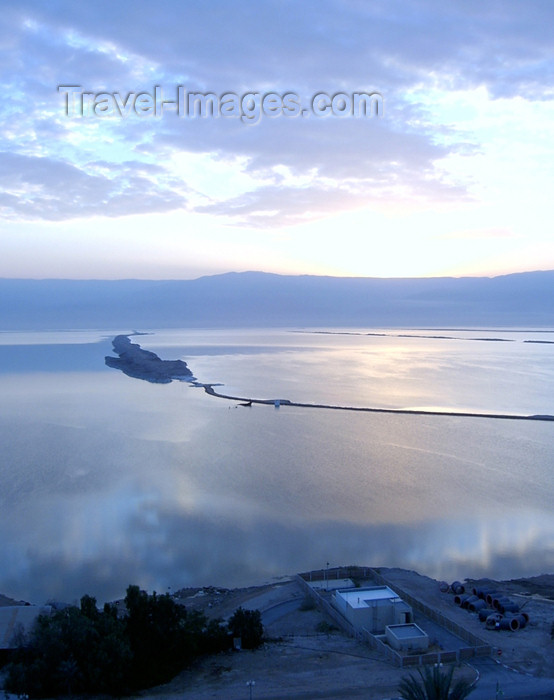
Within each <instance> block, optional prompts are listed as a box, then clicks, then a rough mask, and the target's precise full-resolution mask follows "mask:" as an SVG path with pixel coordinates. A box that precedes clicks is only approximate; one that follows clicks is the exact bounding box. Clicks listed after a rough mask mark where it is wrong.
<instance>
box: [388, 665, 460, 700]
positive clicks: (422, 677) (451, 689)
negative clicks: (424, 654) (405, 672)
mask: <svg viewBox="0 0 554 700" xmlns="http://www.w3.org/2000/svg"><path fill="white" fill-rule="evenodd" d="M418 673H419V678H417V677H416V676H412V675H410V676H409V677H408V678H403V679H402V681H401V682H400V686H399V688H398V690H399V691H400V697H401V698H403V700H464V699H465V698H467V697H468V695H469V694H470V693H472V692H473V690H474V689H473V686H472V684H471V683H470V682H469V681H465V680H463V679H462V678H460V679H459V680H457V681H456V683H454V685H453V686H452V676H453V675H454V666H451V667H450V668H449V670H448V671H445V672H444V673H443V672H442V671H441V669H440V666H439V665H438V664H437V665H435V666H434V667H433V671H432V672H431V671H430V670H429V667H428V666H425V667H424V669H423V671H422V670H421V669H420V668H418Z"/></svg>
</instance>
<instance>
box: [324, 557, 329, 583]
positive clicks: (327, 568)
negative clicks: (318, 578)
mask: <svg viewBox="0 0 554 700" xmlns="http://www.w3.org/2000/svg"><path fill="white" fill-rule="evenodd" d="M325 566H326V569H325V581H326V584H325V588H326V589H327V590H329V562H327V563H326V564H325Z"/></svg>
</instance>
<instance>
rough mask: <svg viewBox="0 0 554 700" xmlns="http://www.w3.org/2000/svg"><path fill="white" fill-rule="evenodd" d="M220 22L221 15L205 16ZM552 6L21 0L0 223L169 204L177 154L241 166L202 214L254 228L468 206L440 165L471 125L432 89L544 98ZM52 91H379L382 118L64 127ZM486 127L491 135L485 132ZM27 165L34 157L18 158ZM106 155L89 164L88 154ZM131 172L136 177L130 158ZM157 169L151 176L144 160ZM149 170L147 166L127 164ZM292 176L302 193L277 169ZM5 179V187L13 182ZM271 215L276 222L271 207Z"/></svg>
mask: <svg viewBox="0 0 554 700" xmlns="http://www.w3.org/2000/svg"><path fill="white" fill-rule="evenodd" d="M216 19H217V21H216ZM553 19H554V7H553V6H552V5H551V4H550V3H549V2H546V1H544V2H542V1H540V0H531V1H530V2H527V3H525V5H522V4H521V3H519V2H516V1H515V0H506V1H504V2H499V1H494V2H490V3H486V4H485V5H484V4H483V3H479V2H477V1H476V0H475V1H474V0H471V1H469V2H464V3H451V4H448V5H445V4H444V3H440V2H439V1H438V0H422V1H421V2H418V4H417V7H415V6H414V5H413V4H411V3H406V2H405V0H390V1H389V2H386V3H385V2H374V3H366V2H360V1H359V0H318V1H317V2H315V1H314V0H307V1H306V2H303V3H297V2H293V1H292V0H285V1H283V0H279V2H278V1H277V0H268V1H267V2H264V3H263V4H259V3H254V2H251V1H250V0H245V1H243V2H240V3H235V4H233V5H230V4H229V3H227V2H225V1H224V0H208V1H207V2H204V3H201V4H192V5H191V4H190V3H181V2H176V1H174V2H172V1H169V0H165V1H164V2H160V3H158V4H157V5H156V7H155V8H153V7H152V5H151V4H150V3H147V2H146V1H145V0H134V1H133V2H130V0H121V2H118V3H117V5H115V6H114V5H113V3H110V2H107V1H106V0H99V1H97V2H95V3H94V4H93V5H90V4H88V3H72V2H65V1H61V2H58V3H56V4H54V5H45V4H43V3H40V2H36V1H35V0H22V2H21V3H18V6H17V8H10V10H9V11H8V12H7V13H6V14H5V16H4V21H3V27H2V28H0V42H1V43H2V47H3V48H4V51H5V57H6V58H5V63H4V66H5V67H6V68H7V70H6V71H5V72H4V77H3V79H2V87H3V90H4V91H5V94H9V95H10V99H9V100H5V101H4V103H3V104H2V105H1V106H0V115H1V122H0V124H1V127H0V147H1V148H2V149H3V150H4V151H6V152H9V153H11V154H12V156H13V158H11V159H9V158H8V160H7V161H6V160H5V161H4V165H3V169H2V173H3V177H4V180H3V182H4V183H6V184H7V189H5V194H4V198H3V213H4V216H8V217H14V216H23V215H24V216H26V217H30V218H39V219H40V218H44V219H45V220H54V219H60V218H71V217H75V216H82V217H85V216H90V215H91V214H93V213H95V214H104V215H106V216H121V215H125V214H134V213H137V211H139V212H146V211H150V212H157V211H167V210H169V209H175V208H181V207H183V206H184V204H185V200H186V193H187V192H190V191H193V190H194V189H195V183H194V180H191V179H189V180H188V181H185V180H183V178H182V176H181V175H180V174H179V171H178V170H176V169H175V168H174V167H173V165H172V163H171V160H172V156H173V155H175V154H176V153H181V154H184V155H186V154H187V153H200V154H210V156H211V157H212V158H227V159H231V160H232V159H239V160H241V161H242V162H243V166H242V167H243V170H244V172H245V173H248V174H249V175H250V176H251V177H252V178H253V181H254V188H253V189H251V190H249V191H248V192H243V193H241V194H239V195H237V196H235V197H232V198H231V199H227V200H221V199H219V198H218V196H217V195H216V194H215V193H212V194H210V193H209V192H207V193H206V196H207V197H208V199H209V200H210V201H209V202H208V203H206V202H202V203H201V206H199V207H197V208H196V211H197V212H198V213H205V214H211V215H220V216H224V217H229V216H231V217H233V218H234V219H236V220H238V221H240V222H244V223H247V224H248V225H250V226H260V227H262V228H263V227H265V226H267V225H278V224H279V222H289V223H294V222H296V221H302V220H305V219H306V218H313V217H314V216H325V215H327V214H328V213H331V212H332V210H333V207H336V209H335V211H341V210H343V209H348V208H358V207H360V206H363V205H364V204H366V203H370V204H371V203H372V202H375V201H382V200H383V198H385V199H387V200H388V201H397V202H398V203H399V204H401V203H402V202H405V201H406V199H408V200H410V199H419V200H421V201H424V202H429V203H432V202H433V201H442V200H445V199H446V200H452V199H459V200H460V201H464V200H467V199H468V198H470V195H469V191H468V190H467V187H468V182H467V181H464V179H462V178H461V177H459V176H457V175H456V174H452V173H448V172H447V171H446V170H445V165H444V164H445V163H446V162H447V158H448V156H450V155H453V154H459V155H462V156H464V157H466V158H468V159H470V158H471V157H472V156H473V155H475V154H476V153H479V152H480V151H481V143H480V135H479V133H478V131H477V130H476V129H477V127H478V125H477V126H476V125H475V124H473V125H472V127H473V128H472V129H469V128H467V129H466V130H465V131H462V130H461V129H458V128H453V127H452V125H449V124H447V123H444V122H441V117H440V115H438V113H437V111H434V110H433V105H428V104H426V103H425V94H426V91H427V90H431V89H432V90H433V93H434V95H435V97H436V96H437V95H439V98H438V99H440V95H441V94H448V93H452V92H453V91H463V90H474V89H476V88H477V87H479V86H484V87H485V88H486V90H487V92H486V94H487V95H489V97H490V99H493V100H494V99H496V98H499V97H512V96H515V95H521V96H522V97H524V98H525V99H528V100H549V99H551V93H552V90H551V87H550V86H551V85H552V83H553V78H554V60H553V59H552V56H551V51H550V48H551V39H550V36H549V31H548V27H549V26H550V24H551V21H552V20H553ZM59 84H76V85H82V87H83V90H93V91H102V90H107V91H109V92H114V91H120V92H121V93H126V92H128V91H133V90H147V91H151V90H152V89H153V87H154V85H156V84H159V85H163V86H164V87H165V88H166V89H167V90H168V91H169V92H171V91H172V90H174V89H175V86H176V85H177V84H183V85H184V86H185V87H186V88H187V89H188V90H191V91H202V92H208V91H212V92H215V93H216V94H221V93H222V92H226V91H231V92H235V93H236V94H239V95H240V94H243V93H244V92H246V91H252V90H254V91H259V92H261V93H264V92H270V91H275V92H278V93H280V94H283V93H285V92H290V91H293V92H296V93H297V94H298V95H299V96H300V97H301V98H302V101H303V104H305V103H307V102H306V101H309V100H310V98H311V97H313V95H314V94H315V93H316V92H320V91H324V92H328V93H329V94H334V93H335V92H341V91H344V92H352V91H367V92H372V91H374V90H378V91H380V92H381V94H382V95H383V98H384V104H385V115H384V116H383V117H379V118H369V119H340V118H330V119H323V118H316V117H313V116H311V117H310V118H301V117H297V118H285V117H281V118H279V119H269V118H263V119H262V120H261V121H260V123H259V124H256V125H248V124H244V123H242V122H241V121H240V119H235V120H233V119H222V118H220V119H197V120H187V119H180V118H178V117H176V116H172V115H170V114H168V115H167V116H164V117H163V118H160V119H154V118H151V119H142V120H141V119H138V118H135V119H132V118H130V119H126V120H118V119H103V120H101V119H98V118H94V117H93V118H90V119H81V120H79V119H73V120H72V119H68V118H65V117H64V116H63V104H62V103H63V98H62V96H61V95H60V94H59V93H58V92H57V85H59ZM489 127H490V125H489ZM26 158H34V160H25V159H26ZM96 159H97V160H103V161H105V162H108V163H110V168H109V169H108V170H107V171H106V170H104V171H102V172H100V171H99V170H98V169H96V170H95V169H94V168H93V169H92V170H91V171H89V170H88V169H87V168H88V165H87V164H88V163H90V162H92V161H93V160H96ZM138 163H141V164H142V165H141V166H140V167H139V165H137V164H138ZM153 166H156V167H155V168H154V167H153ZM141 168H142V171H143V172H146V171H145V169H148V168H150V170H149V174H147V175H145V174H138V170H139V169H141ZM282 168H286V169H287V170H288V171H289V172H290V173H291V174H292V175H293V176H294V177H296V178H302V179H303V180H304V181H305V183H304V184H303V186H301V187H300V190H299V191H298V192H296V193H295V192H293V189H294V188H293V187H291V186H290V183H287V182H286V181H285V180H283V181H281V182H280V181H279V178H278V176H277V172H278V171H279V169H282ZM10 181H11V184H9V182H10ZM272 212H275V214H272Z"/></svg>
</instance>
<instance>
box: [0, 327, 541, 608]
mask: <svg viewBox="0 0 554 700" xmlns="http://www.w3.org/2000/svg"><path fill="white" fill-rule="evenodd" d="M37 335H39V336H40V335H41V334H37ZM90 338H91V341H92V342H91V343H90V344H88V345H87V344H83V343H80V344H79V345H75V346H72V345H71V344H69V345H68V344H67V343H66V346H67V347H64V352H67V353H68V354H69V355H70V357H71V367H72V368H73V371H71V372H63V371H58V370H57V369H56V371H48V368H47V367H42V368H38V367H37V371H35V372H32V373H31V372H21V371H18V372H17V373H14V372H9V371H5V372H4V373H3V374H2V375H1V376H0V390H1V392H2V394H1V395H2V403H1V405H0V439H1V440H2V444H3V446H4V450H3V457H2V460H1V462H0V485H1V487H2V488H1V491H0V493H1V494H2V496H1V498H2V509H1V510H0V527H1V532H2V533H3V535H2V540H1V541H0V557H1V558H2V561H3V562H5V565H4V567H3V569H2V572H0V590H2V591H3V592H4V593H11V594H13V595H15V596H16V597H25V598H27V599H32V600H33V601H35V602H42V601H43V600H45V599H47V598H49V597H57V598H63V599H66V600H67V599H75V598H78V597H79V596H80V595H82V594H83V593H84V592H89V593H91V594H93V595H96V596H97V597H98V598H99V599H107V598H113V597H115V596H117V595H121V593H122V592H124V589H125V587H126V586H127V585H128V584H129V583H131V582H133V583H138V584H139V585H142V586H144V587H147V588H149V589H150V590H151V589H156V590H158V591H163V590H166V589H167V587H169V586H172V587H179V586H183V585H193V584H198V585H202V584H215V585H222V584H224V583H225V584H226V585H243V584H246V583H258V582H260V581H262V580H265V579H267V578H271V577H272V576H276V575H281V574H283V573H294V572H295V571H297V570H304V569H306V568H310V567H312V566H313V567H319V566H322V565H323V564H325V562H327V561H329V562H331V563H333V564H342V563H354V562H362V563H369V564H374V565H388V566H405V567H407V568H417V569H418V570H420V571H422V572H423V573H427V574H430V575H433V576H437V577H439V578H447V579H449V578H451V577H452V578H453V579H454V578H459V577H462V578H463V577H464V576H484V575H494V576H495V577H509V576H516V575H525V574H534V573H540V572H541V571H543V570H548V569H551V568H552V566H553V565H554V544H553V543H554V518H553V516H552V514H551V505H550V504H551V502H552V496H553V495H554V484H553V480H552V476H551V473H550V472H551V470H550V468H549V465H551V464H552V463H553V458H554V440H553V439H552V431H553V430H554V426H553V425H552V424H535V423H524V422H517V423H513V422H511V421H510V422H504V421H491V420H481V419H463V418H452V417H429V416H425V417H421V416H419V417H415V416H382V415H370V414H351V413H344V412H337V411H319V410H313V409H300V408H295V407H284V406H283V407H281V408H280V409H279V410H276V409H274V408H273V407H267V406H253V407H252V408H236V407H235V404H234V403H233V402H226V401H223V400H220V399H216V398H213V397H210V396H207V395H206V394H205V393H204V392H203V390H202V389H201V388H195V387H191V386H190V385H189V384H187V383H180V382H179V383H177V382H173V383H172V384H170V385H153V384H149V383H147V382H144V381H140V380H135V379H131V378H129V377H125V376H124V375H122V374H121V373H119V372H117V371H115V370H110V369H108V368H106V367H105V366H104V364H103V357H104V354H105V353H106V343H105V341H104V340H102V337H100V336H99V335H98V334H95V335H93V334H91V336H90ZM135 342H140V343H141V345H142V346H143V347H145V348H146V349H150V350H153V351H155V352H157V353H158V354H159V355H160V356H161V357H163V358H164V359H177V358H179V357H180V358H181V359H184V360H186V361H187V363H188V364H189V366H190V368H191V370H192V371H193V372H194V374H195V376H197V377H198V378H199V380H200V381H222V382H224V383H225V389H226V390H229V391H230V392H231V391H236V392H238V393H240V394H244V395H250V393H253V394H255V395H257V396H259V397H262V398H267V397H268V396H272V395H278V396H283V397H287V398H291V399H296V400H305V399H308V400H314V401H316V400H325V401H326V402H335V401H336V402H337V403H338V402H340V403H347V402H351V401H353V400H354V399H356V398H357V400H358V401H359V402H360V404H362V405H363V404H365V403H367V404H369V405H372V404H374V403H375V402H376V401H378V402H379V401H380V402H382V403H384V402H389V403H390V404H391V405H393V406H398V405H399V404H398V403H396V402H397V401H400V402H402V404H401V405H407V404H408V403H409V401H414V402H415V401H416V400H417V401H418V402H419V403H420V404H421V403H423V401H426V400H428V401H429V402H431V401H432V402H433V405H440V406H445V407H451V403H450V402H451V397H453V396H454V397H458V401H462V400H463V403H464V404H467V406H468V407H471V408H478V409H485V410H487V409H492V410H495V409H498V408H502V406H499V405H498V404H499V403H503V402H506V404H507V401H508V398H509V397H510V398H511V402H510V406H509V408H511V409H512V410H516V409H517V410H522V411H525V410H528V411H529V412H533V413H540V412H552V406H551V405H550V404H549V401H548V398H547V394H550V395H552V377H551V370H550V367H551V365H552V363H551V362H549V360H550V356H551V351H552V348H549V347H548V346H534V345H523V344H522V343H519V342H518V343H516V342H514V343H490V344H489V343H483V344H469V343H466V344H463V343H458V344H456V342H455V341H453V342H452V343H450V341H441V342H443V345H442V346H441V347H442V349H441V351H440V361H439V353H438V351H437V350H436V349H434V348H435V346H434V345H433V342H434V341H430V340H429V339H417V340H414V339H398V338H396V339H391V338H385V340H384V341H383V340H382V339H377V341H375V339H373V338H371V339H368V338H358V337H355V338H354V339H353V340H352V338H350V337H346V338H345V337H343V336H337V337H327V336H318V335H315V334H297V333H287V332H286V331H274V330H269V331H268V330H262V331H258V332H253V331H244V332H236V333H233V332H231V333H230V332H228V331H225V332H222V331H213V332H212V331H169V332H157V333H156V334H155V335H151V336H141V337H139V338H137V339H136V341H135ZM414 343H415V345H414ZM444 343H446V344H444ZM42 344H48V343H45V342H44V339H42ZM430 346H431V347H430ZM500 346H501V347H500ZM508 346H509V348H510V349H509V350H507V349H506V348H507V347H508ZM189 350H192V352H189ZM14 352H17V350H16V348H15V346H14ZM95 352H97V357H98V364H97V366H96V369H95V371H90V369H89V367H90V357H91V356H94V353H95ZM14 363H17V359H14ZM80 363H82V364H83V368H82V369H81V370H79V364H80ZM46 364H47V362H46ZM491 367H496V369H497V371H496V372H494V373H492V374H491V372H490V368H491ZM502 367H504V370H502ZM5 369H8V368H7V367H5ZM39 369H41V370H42V371H38V370H39ZM516 370H517V371H516ZM483 371H484V372H485V373H487V374H491V376H490V377H489V380H488V381H487V382H486V383H485V382H484V381H483V374H482V372H483ZM514 385H515V386H516V388H515V389H514ZM387 386H389V387H390V390H387V389H386V387H387ZM477 389H478V390H477ZM460 396H461V397H462V399H460V398H459V397H460ZM516 399H517V405H516ZM522 406H525V407H528V408H522ZM464 407H465V406H464Z"/></svg>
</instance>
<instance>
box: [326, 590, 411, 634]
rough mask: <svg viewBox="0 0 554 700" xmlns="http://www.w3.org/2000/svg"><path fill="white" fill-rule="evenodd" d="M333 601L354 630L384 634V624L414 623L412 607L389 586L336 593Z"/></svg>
mask: <svg viewBox="0 0 554 700" xmlns="http://www.w3.org/2000/svg"><path fill="white" fill-rule="evenodd" d="M332 602H333V604H334V606H335V607H336V608H337V610H339V611H340V612H341V613H342V614H343V615H344V617H345V618H346V619H347V620H348V621H349V622H350V623H351V624H352V625H353V626H354V627H355V628H356V629H359V630H361V629H363V628H365V629H367V630H368V631H369V632H371V633H372V634H383V633H384V632H385V628H386V626H387V625H400V624H407V623H410V622H413V611H412V608H411V607H410V606H409V605H408V604H407V603H405V602H404V601H403V600H402V598H400V597H399V596H398V595H397V594H396V593H395V592H394V591H393V590H392V589H391V588H389V587H388V586H368V587H367V588H348V589H344V588H343V589H339V590H337V591H335V594H334V595H333V598H332Z"/></svg>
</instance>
